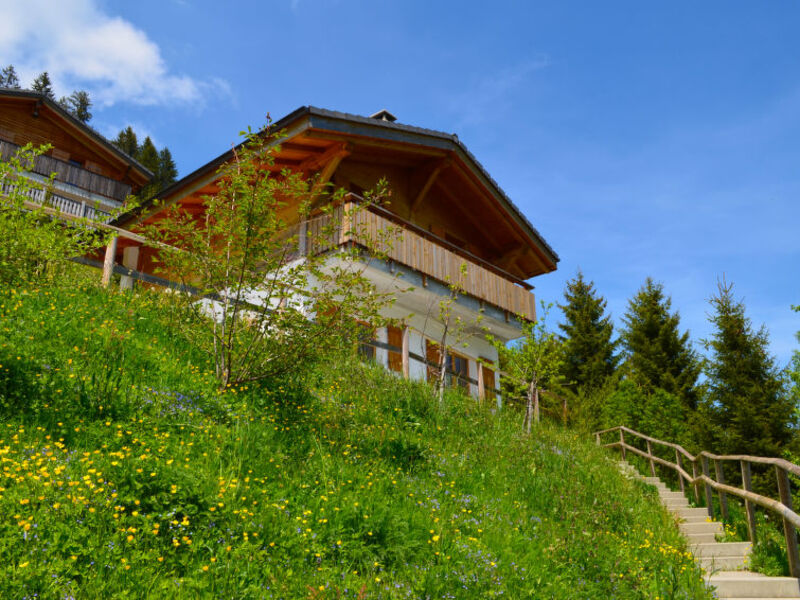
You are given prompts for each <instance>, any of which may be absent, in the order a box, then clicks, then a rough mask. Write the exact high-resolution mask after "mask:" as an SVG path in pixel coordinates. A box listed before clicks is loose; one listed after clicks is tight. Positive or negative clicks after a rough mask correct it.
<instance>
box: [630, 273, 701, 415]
mask: <svg viewBox="0 0 800 600" xmlns="http://www.w3.org/2000/svg"><path fill="white" fill-rule="evenodd" d="M671 307H672V300H671V299H670V298H669V297H668V296H665V295H664V288H663V286H662V285H661V284H660V283H659V284H657V283H654V282H653V280H652V279H651V278H650V277H648V278H647V280H646V281H645V283H644V285H643V286H642V287H641V288H640V289H639V291H638V292H637V293H636V295H635V296H634V297H633V298H632V299H631V300H629V301H628V311H627V312H626V313H625V315H624V316H623V318H622V322H623V324H624V326H625V328H624V329H623V331H622V336H621V339H622V344H623V348H624V350H625V372H626V377H628V379H630V380H631V381H633V382H634V383H635V384H636V385H637V386H638V387H639V388H641V389H642V390H643V391H644V392H645V393H648V394H651V393H653V392H654V391H655V390H657V389H662V390H664V391H666V392H669V393H670V394H674V395H675V396H677V397H679V398H680V399H681V400H682V401H683V402H684V403H685V405H686V406H687V408H690V409H694V408H695V407H696V405H697V390H696V387H695V386H696V383H697V378H698V376H699V374H700V362H699V360H698V357H697V354H696V352H695V351H694V350H693V349H692V346H691V342H690V340H689V332H688V331H687V332H684V333H683V334H681V333H680V332H679V331H678V326H679V324H680V317H679V315H678V313H677V312H675V313H671V312H670V309H671Z"/></svg>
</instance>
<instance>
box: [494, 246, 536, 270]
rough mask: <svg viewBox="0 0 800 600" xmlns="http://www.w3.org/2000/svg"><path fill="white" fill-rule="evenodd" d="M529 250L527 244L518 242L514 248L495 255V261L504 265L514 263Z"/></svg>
mask: <svg viewBox="0 0 800 600" xmlns="http://www.w3.org/2000/svg"><path fill="white" fill-rule="evenodd" d="M527 251H528V246H526V245H525V244H517V245H516V246H514V247H513V249H511V250H508V251H505V252H499V253H498V254H496V255H495V258H494V262H497V263H498V264H504V265H513V264H514V263H516V262H517V260H518V259H519V258H521V257H522V256H523V255H524V254H525V253H526V252H527Z"/></svg>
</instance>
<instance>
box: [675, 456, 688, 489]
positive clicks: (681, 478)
mask: <svg viewBox="0 0 800 600" xmlns="http://www.w3.org/2000/svg"><path fill="white" fill-rule="evenodd" d="M675 464H676V465H678V468H680V469H682V468H683V464H682V463H681V453H680V452H678V449H677V448H675ZM678 482H679V483H680V484H681V494H685V493H686V489H685V488H684V483H683V475H682V474H681V472H680V471H678Z"/></svg>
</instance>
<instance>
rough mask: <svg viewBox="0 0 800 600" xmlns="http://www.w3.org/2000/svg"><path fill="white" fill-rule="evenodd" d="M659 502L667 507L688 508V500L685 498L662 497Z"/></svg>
mask: <svg viewBox="0 0 800 600" xmlns="http://www.w3.org/2000/svg"><path fill="white" fill-rule="evenodd" d="M661 504H663V505H664V506H666V507H667V508H673V509H674V508H689V501H688V500H687V499H686V498H662V499H661Z"/></svg>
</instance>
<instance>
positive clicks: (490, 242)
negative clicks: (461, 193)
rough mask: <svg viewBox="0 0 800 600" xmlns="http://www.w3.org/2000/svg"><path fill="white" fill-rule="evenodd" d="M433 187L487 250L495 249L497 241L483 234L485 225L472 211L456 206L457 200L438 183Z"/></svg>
mask: <svg viewBox="0 0 800 600" xmlns="http://www.w3.org/2000/svg"><path fill="white" fill-rule="evenodd" d="M434 185H435V186H436V189H437V190H439V191H440V192H441V193H442V195H443V196H444V197H445V198H447V199H448V200H449V201H450V203H451V204H452V205H453V208H456V209H458V211H459V213H458V214H459V216H461V217H464V218H465V219H466V220H467V221H469V223H470V224H471V225H472V226H473V227H474V228H475V231H476V232H477V233H478V236H479V237H480V238H481V240H482V241H483V243H484V244H485V245H486V246H488V247H489V248H494V249H497V241H496V240H495V239H494V238H490V237H489V236H488V235H487V234H486V232H485V228H486V223H483V222H481V221H480V220H479V219H478V218H477V217H476V216H475V215H474V214H472V211H469V210H462V209H461V207H460V206H459V204H458V198H456V197H455V196H454V195H453V192H451V191H450V190H448V189H447V188H446V187H445V186H443V185H442V184H441V182H440V181H436V182H434Z"/></svg>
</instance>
